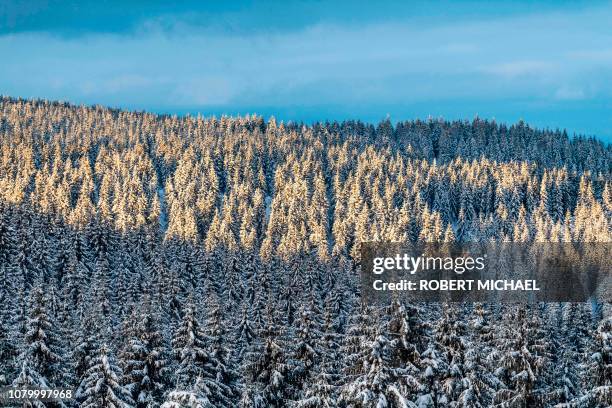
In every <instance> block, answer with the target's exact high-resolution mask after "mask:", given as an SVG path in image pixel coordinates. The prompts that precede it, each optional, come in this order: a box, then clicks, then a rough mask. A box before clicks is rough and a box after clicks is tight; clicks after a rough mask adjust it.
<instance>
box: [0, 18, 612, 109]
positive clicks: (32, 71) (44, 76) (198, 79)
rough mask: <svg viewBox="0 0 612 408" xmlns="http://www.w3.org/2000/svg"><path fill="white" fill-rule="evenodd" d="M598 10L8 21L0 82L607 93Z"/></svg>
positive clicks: (60, 90)
mask: <svg viewBox="0 0 612 408" xmlns="http://www.w3.org/2000/svg"><path fill="white" fill-rule="evenodd" d="M610 20H612V7H610V6H605V7H597V8H591V9H586V10H582V11H580V12H575V11H574V12H572V13H567V12H566V13H564V12H558V13H545V14H538V13H535V14H528V15H521V14H514V15H513V16H511V17H500V16H496V17H492V18H481V19H466V20H461V19H457V20H456V21H448V20H446V21H443V22H433V23H432V22H428V21H427V20H418V21H416V22H415V21H408V20H407V21H406V22H402V21H401V19H399V18H394V19H393V20H392V21H388V22H381V21H374V22H371V23H368V22H362V23H360V24H340V23H333V24H332V23H318V24H311V25H307V26H304V27H302V28H300V29H294V30H290V31H278V30H277V31H270V32H266V31H264V30H259V31H257V32H252V33H248V34H245V33H240V32H234V31H231V30H214V29H211V28H210V27H201V26H197V25H193V24H191V23H189V21H185V20H183V19H182V17H180V16H173V15H168V16H165V17H164V18H163V19H161V20H160V19H153V20H150V21H146V22H144V23H142V24H141V25H140V26H139V27H138V28H137V29H135V30H132V31H130V32H127V33H115V34H112V33H110V34H109V33H106V34H104V33H89V34H84V35H80V36H76V37H58V36H55V35H53V34H49V33H46V32H29V33H15V34H7V35H3V36H0V55H4V56H10V57H9V58H5V59H4V61H3V63H2V64H0V93H4V94H11V95H19V96H27V97H35V96H41V97H47V98H53V99H66V100H71V101H75V102H86V103H105V104H111V105H115V106H127V107H136V108H147V107H154V108H156V109H161V110H181V109H191V110H193V109H198V108H199V109H202V110H206V109H207V108H208V107H211V108H212V107H214V108H219V107H226V108H227V109H229V110H232V109H240V107H244V106H249V107H252V108H253V109H255V110H256V109H257V107H258V106H259V107H274V106H277V107H283V106H294V107H296V106H297V107H299V106H303V107H308V108H309V109H312V107H314V106H322V107H325V106H327V107H329V106H345V107H350V106H356V107H360V109H362V111H363V110H366V109H370V111H372V112H380V111H383V110H387V109H388V107H389V106H393V105H396V106H402V105H411V104H412V105H414V104H420V105H421V106H424V107H429V110H430V112H431V114H432V115H434V116H437V114H438V112H439V110H438V107H439V106H441V105H442V104H444V103H448V102H449V101H451V102H452V103H453V106H458V107H460V106H464V107H467V106H470V103H472V104H473V105H474V106H477V105H478V106H480V105H482V104H487V103H488V104H489V105H490V106H493V107H494V106H498V107H500V110H502V111H506V112H507V111H508V106H512V104H513V103H515V102H516V101H517V100H521V101H527V102H528V103H531V104H532V106H535V105H538V106H544V105H546V104H555V103H563V102H564V101H576V100H581V101H589V100H601V99H602V98H603V99H608V100H609V99H612V54H611V50H610V48H609V44H611V43H612V38H611V35H610V34H609V30H607V29H606V28H607V27H608V24H609V21H610ZM160 21H163V24H162V23H160ZM504 104H505V105H504ZM412 105H411V106H412ZM464 109H465V108H464ZM320 111H321V112H322V114H328V113H329V112H330V111H329V108H322V109H321V110H320ZM294 112H295V113H296V115H297V116H298V118H297V119H300V117H299V112H300V111H299V109H297V110H294ZM310 112H312V110H311V111H310ZM456 114H457V116H464V117H465V116H468V115H470V114H473V111H468V110H467V109H466V110H465V111H464V112H463V111H461V110H460V108H456ZM520 114H521V115H520V116H523V114H524V112H520ZM516 115H517V116H518V115H519V113H517V114H516ZM323 119H324V118H323Z"/></svg>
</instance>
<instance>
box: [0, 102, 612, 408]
mask: <svg viewBox="0 0 612 408" xmlns="http://www.w3.org/2000/svg"><path fill="white" fill-rule="evenodd" d="M611 159H612V150H611V147H610V146H609V145H605V144H603V143H602V142H599V141H597V140H595V139H590V138H584V137H577V138H569V137H568V136H567V135H566V134H565V133H564V132H561V131H549V130H545V131H542V130H536V129H533V128H531V127H529V126H528V125H526V124H525V123H522V122H521V123H518V124H516V125H513V126H506V125H503V124H497V123H495V122H489V121H483V120H480V119H475V120H473V121H471V122H462V121H455V122H447V121H442V120H431V121H414V122H400V123H397V124H392V123H390V122H389V121H383V122H381V123H379V124H377V125H370V124H365V123H361V122H358V121H347V122H342V123H337V122H331V123H316V124H313V125H303V124H298V123H278V122H276V121H275V120H274V119H270V120H268V121H264V120H263V119H262V118H260V117H257V116H251V117H241V118H227V117H223V118H218V119H217V118H208V119H205V118H202V117H174V116H159V115H152V114H146V113H132V112H125V111H119V110H112V109H106V108H102V107H80V106H72V105H67V104H61V103H50V102H46V101H24V100H17V99H11V98H2V99H0V276H1V278H0V386H12V387H28V386H29V387H49V388H68V389H73V390H75V399H73V400H64V401H63V404H64V406H67V407H69V406H75V407H76V406H79V407H92V408H93V407H122V408H125V407H160V406H163V407H165V408H175V407H301V408H306V407H355V408H357V407H376V408H383V407H489V406H500V407H502V406H503V407H547V406H560V407H607V406H610V405H611V404H612V399H611V398H612V397H611V387H612V385H611V378H612V374H611V373H612V337H611V332H612V322H611V320H610V305H608V304H599V303H597V302H596V301H594V302H590V303H588V304H581V303H561V304H558V303H547V304H533V305H514V306H512V305H494V304H479V303H476V304H438V303H430V304H414V303H406V302H390V303H389V304H388V305H386V306H379V307H373V306H368V305H366V304H364V303H363V302H362V301H361V297H360V288H359V280H358V277H357V271H358V268H359V262H360V260H359V245H360V242H365V241H411V242H417V241H422V242H436V241H447V242H452V241H458V242H464V241H465V242H467V241H479V240H483V241H484V240H494V241H504V240H505V241H511V242H531V241H536V242H546V241H550V242H604V243H609V242H610V238H611V217H612V185H611V179H610V171H611V168H612V167H611V165H612V160H611ZM33 406H36V407H42V406H49V407H51V406H62V404H60V403H50V402H38V403H35V404H33Z"/></svg>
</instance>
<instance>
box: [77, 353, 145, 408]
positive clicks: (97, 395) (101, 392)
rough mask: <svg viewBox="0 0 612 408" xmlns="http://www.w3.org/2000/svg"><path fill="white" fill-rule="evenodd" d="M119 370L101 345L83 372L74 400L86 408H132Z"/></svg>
mask: <svg viewBox="0 0 612 408" xmlns="http://www.w3.org/2000/svg"><path fill="white" fill-rule="evenodd" d="M121 375H122V373H121V370H120V368H119V366H118V365H117V363H116V362H115V359H114V357H113V356H112V354H111V353H110V350H109V349H108V347H107V346H106V345H105V344H103V345H102V346H101V347H100V350H99V351H98V354H97V356H96V357H95V358H93V359H92V360H91V363H90V366H89V368H88V369H87V371H86V372H85V375H84V377H83V379H82V381H81V384H80V385H79V387H78V388H77V391H76V393H75V398H76V400H77V401H78V402H79V406H81V407H86V408H90V407H91V408H94V407H108V408H132V407H134V401H133V400H132V398H131V397H130V392H129V390H128V389H126V388H125V387H124V386H122V385H121V383H120V378H121Z"/></svg>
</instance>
